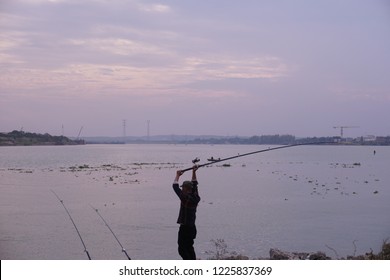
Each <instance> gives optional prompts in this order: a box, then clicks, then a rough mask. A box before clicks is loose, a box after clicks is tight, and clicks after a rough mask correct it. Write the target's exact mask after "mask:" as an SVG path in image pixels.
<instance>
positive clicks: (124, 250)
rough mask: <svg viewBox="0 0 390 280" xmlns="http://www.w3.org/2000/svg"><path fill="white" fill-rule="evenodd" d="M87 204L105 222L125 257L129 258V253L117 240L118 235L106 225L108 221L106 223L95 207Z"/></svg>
mask: <svg viewBox="0 0 390 280" xmlns="http://www.w3.org/2000/svg"><path fill="white" fill-rule="evenodd" d="M89 206H91V208H92V209H93V210H95V212H96V214H98V215H99V217H100V218H101V219H102V220H103V222H104V224H105V225H106V226H107V227H108V229H109V230H110V231H111V233H112V235H113V236H114V237H115V239H116V241H117V242H118V244H119V246H121V248H122V252H123V253H124V254H125V255H126V257H127V259H129V260H131V258H130V257H129V255H128V254H127V252H126V249H125V248H124V247H123V246H122V244H121V242H120V241H119V239H118V237H116V235H115V233H114V232H113V231H112V229H111V227H110V226H109V225H108V223H107V222H106V220H105V219H104V218H103V216H102V215H100V213H99V210H98V209H96V208H95V207H93V206H92V205H89Z"/></svg>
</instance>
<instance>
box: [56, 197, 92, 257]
mask: <svg viewBox="0 0 390 280" xmlns="http://www.w3.org/2000/svg"><path fill="white" fill-rule="evenodd" d="M51 191H52V193H53V194H54V195H55V196H56V197H57V199H58V200H59V201H60V202H61V204H62V206H64V209H65V211H66V213H68V216H69V218H70V220H71V221H72V224H73V226H74V228H75V229H76V231H77V234H78V235H79V238H80V240H81V243H82V244H83V246H84V252H85V253H86V254H87V256H88V259H89V260H91V256H90V255H89V253H88V250H87V247H86V246H85V243H84V240H83V238H82V237H81V234H80V232H79V230H78V228H77V226H76V224H75V222H74V221H73V219H72V216H71V215H70V213H69V211H68V209H67V208H66V206H65V204H64V201H63V200H62V199H61V198H60V197H59V196H58V195H57V194H56V193H55V192H54V191H53V190H51Z"/></svg>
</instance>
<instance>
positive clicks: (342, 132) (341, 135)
mask: <svg viewBox="0 0 390 280" xmlns="http://www.w3.org/2000/svg"><path fill="white" fill-rule="evenodd" d="M333 128H340V137H341V139H342V138H343V136H344V129H345V128H358V126H345V125H344V126H334V127H333Z"/></svg>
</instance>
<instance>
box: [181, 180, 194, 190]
mask: <svg viewBox="0 0 390 280" xmlns="http://www.w3.org/2000/svg"><path fill="white" fill-rule="evenodd" d="M192 187H193V186H192V182H191V181H184V182H183V184H182V185H181V188H182V190H183V191H184V192H186V193H190V192H191V191H192Z"/></svg>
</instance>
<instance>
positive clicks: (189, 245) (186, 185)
mask: <svg viewBox="0 0 390 280" xmlns="http://www.w3.org/2000/svg"><path fill="white" fill-rule="evenodd" d="M197 169H198V166H197V165H194V166H193V167H192V179H191V181H184V182H183V184H182V185H181V186H180V187H181V189H180V187H179V178H180V176H181V175H183V173H184V171H182V170H178V171H177V172H176V177H175V180H174V182H173V190H174V191H175V193H176V194H177V196H178V197H179V199H180V202H181V203H180V211H179V217H178V219H177V223H178V224H180V228H179V234H178V241H177V243H178V251H179V255H180V256H181V257H182V258H183V260H196V254H195V250H194V239H195V238H196V226H195V220H196V208H197V206H198V203H199V201H200V197H199V194H198V180H197V178H196V170H197Z"/></svg>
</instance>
